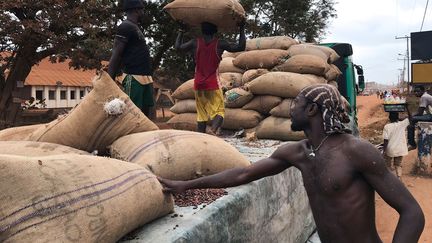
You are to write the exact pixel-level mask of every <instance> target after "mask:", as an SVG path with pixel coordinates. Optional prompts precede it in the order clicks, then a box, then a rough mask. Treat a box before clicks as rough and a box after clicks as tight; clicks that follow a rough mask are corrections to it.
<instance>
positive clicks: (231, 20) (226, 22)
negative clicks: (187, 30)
mask: <svg viewBox="0 0 432 243" xmlns="http://www.w3.org/2000/svg"><path fill="white" fill-rule="evenodd" d="M164 10H166V11H167V12H168V13H169V14H170V15H171V17H172V18H173V19H174V20H179V21H182V22H184V23H186V24H188V25H192V26H200V24H201V23H202V22H209V23H212V24H215V25H217V26H218V27H219V28H220V29H225V30H237V29H238V27H237V25H238V23H240V22H241V21H244V20H245V19H246V17H245V11H244V9H243V7H242V6H241V5H240V3H239V2H238V1H237V0H218V1H213V0H175V1H173V2H171V3H169V4H167V5H166V6H165V7H164Z"/></svg>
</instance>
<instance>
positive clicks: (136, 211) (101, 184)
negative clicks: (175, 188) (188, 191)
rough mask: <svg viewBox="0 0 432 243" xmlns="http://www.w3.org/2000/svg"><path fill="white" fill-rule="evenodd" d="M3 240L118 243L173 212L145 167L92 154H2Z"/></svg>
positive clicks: (0, 199)
mask: <svg viewBox="0 0 432 243" xmlns="http://www.w3.org/2000/svg"><path fill="white" fill-rule="evenodd" d="M0 173H1V174H2V175H3V176H2V177H1V178H0V185H1V186H0V190H1V197H0V205H1V211H0V214H1V222H0V232H1V233H0V241H1V242H3V241H6V242H95V243H96V242H116V241H117V240H119V239H120V238H121V237H122V236H124V235H125V234H127V233H128V232H130V231H132V230H133V229H135V228H137V227H139V226H141V225H144V224H146V223H147V222H150V221H152V220H154V219H156V218H159V217H161V216H163V215H166V214H168V213H170V212H172V211H173V200H172V197H171V196H170V195H169V194H164V193H162V186H161V185H160V183H159V182H158V180H157V179H156V177H155V176H154V175H153V174H152V173H150V172H149V171H148V170H146V169H144V168H143V167H141V166H139V165H136V164H132V163H127V162H124V161H119V160H115V159H110V158H105V157H97V156H89V155H54V156H46V157H32V158H29V157H26V156H12V155H0Z"/></svg>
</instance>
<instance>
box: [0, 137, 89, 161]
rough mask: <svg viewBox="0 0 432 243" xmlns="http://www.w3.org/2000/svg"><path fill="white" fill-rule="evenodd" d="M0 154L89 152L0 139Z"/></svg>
mask: <svg viewBox="0 0 432 243" xmlns="http://www.w3.org/2000/svg"><path fill="white" fill-rule="evenodd" d="M0 154H9V155H21V156H29V157H34V156H48V155H60V154H86V155H90V153H88V152H86V151H82V150H78V149H74V148H71V147H68V146H64V145H60V144H55V143H44V142H34V141H0Z"/></svg>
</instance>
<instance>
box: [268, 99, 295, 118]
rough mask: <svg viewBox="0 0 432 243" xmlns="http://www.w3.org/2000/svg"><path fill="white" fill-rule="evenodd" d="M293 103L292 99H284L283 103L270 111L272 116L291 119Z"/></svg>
mask: <svg viewBox="0 0 432 243" xmlns="http://www.w3.org/2000/svg"><path fill="white" fill-rule="evenodd" d="M291 103H292V99H284V100H282V102H281V103H280V104H279V105H278V106H276V107H275V108H273V109H272V110H271V111H270V114H271V115H272V116H275V117H284V118H291V114H290V112H291Z"/></svg>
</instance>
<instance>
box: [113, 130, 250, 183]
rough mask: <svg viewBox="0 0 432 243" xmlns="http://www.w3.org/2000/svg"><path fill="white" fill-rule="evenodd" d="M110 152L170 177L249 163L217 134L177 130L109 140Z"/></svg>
mask: <svg viewBox="0 0 432 243" xmlns="http://www.w3.org/2000/svg"><path fill="white" fill-rule="evenodd" d="M111 154H112V155H113V156H114V157H116V158H119V159H123V160H125V161H129V162H133V163H137V164H139V165H141V166H143V167H144V168H147V169H148V170H150V171H151V172H153V173H154V174H155V175H158V176H161V177H163V178H168V179H171V180H191V179H194V178H197V177H201V176H208V175H213V174H216V173H218V172H221V171H224V170H227V169H232V168H239V167H246V166H248V165H249V164H250V163H249V161H248V160H247V159H246V158H245V157H244V156H243V155H242V154H241V153H240V152H239V151H237V150H236V149H235V148H234V147H233V146H231V145H230V144H229V143H227V142H225V141H224V140H222V139H220V138H218V137H215V136H211V135H207V134H203V133H197V132H189V131H177V130H160V131H154V132H145V133H137V134H132V135H130V136H125V137H123V138H120V139H119V140H117V141H116V142H114V143H113V145H112V146H111Z"/></svg>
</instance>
